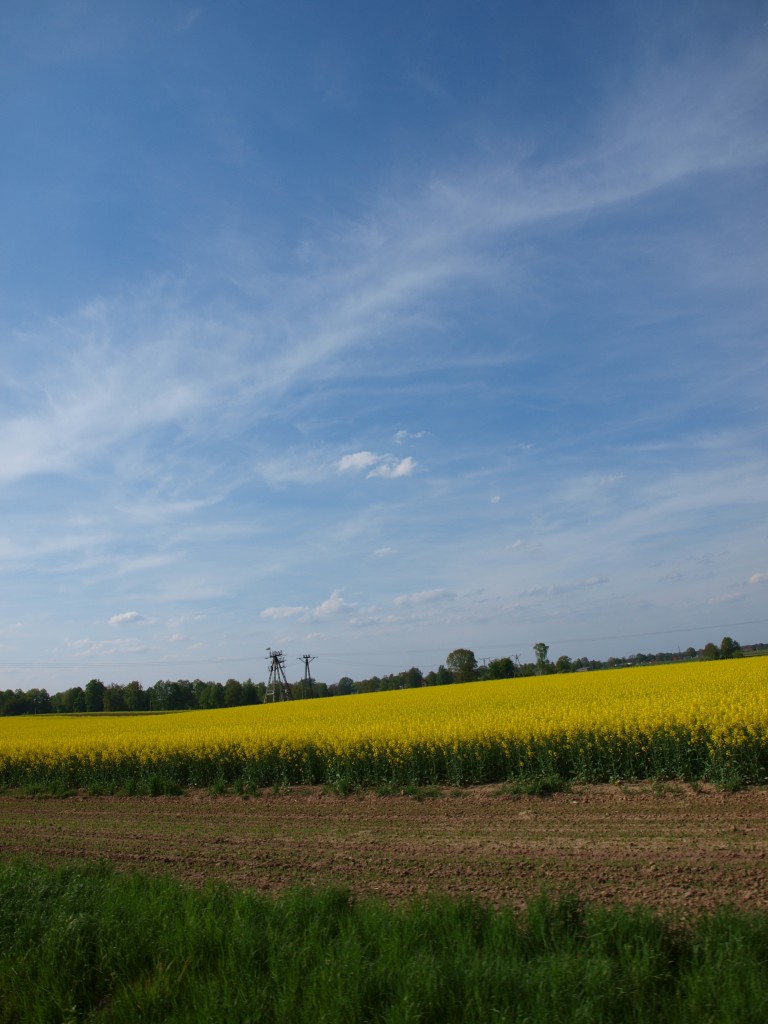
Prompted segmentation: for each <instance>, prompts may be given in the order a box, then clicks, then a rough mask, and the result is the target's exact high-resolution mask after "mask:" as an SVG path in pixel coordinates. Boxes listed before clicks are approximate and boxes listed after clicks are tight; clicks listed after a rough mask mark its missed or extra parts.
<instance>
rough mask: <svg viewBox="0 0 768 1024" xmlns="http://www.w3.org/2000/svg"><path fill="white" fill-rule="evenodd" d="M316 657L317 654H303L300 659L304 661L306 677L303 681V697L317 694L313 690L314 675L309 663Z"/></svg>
mask: <svg viewBox="0 0 768 1024" xmlns="http://www.w3.org/2000/svg"><path fill="white" fill-rule="evenodd" d="M316 657H317V655H315V654H302V656H301V657H300V658H299V659H298V660H299V661H303V662H304V678H303V679H302V681H301V696H302V697H307V696H309V697H314V696H315V695H314V693H313V691H312V676H311V675H310V674H309V663H310V661H314V660H315V658H316Z"/></svg>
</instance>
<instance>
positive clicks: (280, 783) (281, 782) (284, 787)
mask: <svg viewBox="0 0 768 1024" xmlns="http://www.w3.org/2000/svg"><path fill="white" fill-rule="evenodd" d="M290 792H291V787H290V785H289V783H288V782H287V781H286V780H285V779H277V780H276V781H275V782H273V783H272V795H273V796H287V795H288V794H289V793H290Z"/></svg>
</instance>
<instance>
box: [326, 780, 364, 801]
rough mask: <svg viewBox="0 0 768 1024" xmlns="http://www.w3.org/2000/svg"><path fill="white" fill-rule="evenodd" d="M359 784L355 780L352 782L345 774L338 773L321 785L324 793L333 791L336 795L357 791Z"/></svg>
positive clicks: (350, 793) (349, 794) (345, 794)
mask: <svg viewBox="0 0 768 1024" xmlns="http://www.w3.org/2000/svg"><path fill="white" fill-rule="evenodd" d="M359 789H360V786H359V785H358V784H357V783H356V782H352V780H351V779H348V778H346V776H343V775H339V776H337V778H335V779H333V780H332V781H331V782H328V783H326V784H325V786H323V792H324V793H333V794H335V795H336V796H351V795H352V793H357V792H358V791H359Z"/></svg>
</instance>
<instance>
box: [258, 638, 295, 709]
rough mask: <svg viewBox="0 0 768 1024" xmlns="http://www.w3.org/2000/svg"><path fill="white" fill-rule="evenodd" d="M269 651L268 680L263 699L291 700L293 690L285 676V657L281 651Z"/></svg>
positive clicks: (270, 649) (269, 649) (269, 648)
mask: <svg viewBox="0 0 768 1024" xmlns="http://www.w3.org/2000/svg"><path fill="white" fill-rule="evenodd" d="M267 650H268V651H269V681H268V683H267V692H266V694H265V695H264V699H265V700H267V701H276V700H293V691H292V690H291V688H290V686H289V685H288V680H287V679H286V678H285V657H284V656H283V652H282V651H273V650H272V648H271V647H268V648H267Z"/></svg>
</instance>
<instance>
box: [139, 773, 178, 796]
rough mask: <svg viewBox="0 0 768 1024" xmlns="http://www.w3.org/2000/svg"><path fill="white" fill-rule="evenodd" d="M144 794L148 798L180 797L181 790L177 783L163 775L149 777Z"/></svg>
mask: <svg viewBox="0 0 768 1024" xmlns="http://www.w3.org/2000/svg"><path fill="white" fill-rule="evenodd" d="M146 792H147V795H148V796H181V794H182V793H183V790H182V788H181V786H180V785H179V784H178V782H174V781H173V780H172V779H169V778H167V777H166V776H164V775H150V776H149V778H148V779H147V790H146Z"/></svg>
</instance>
